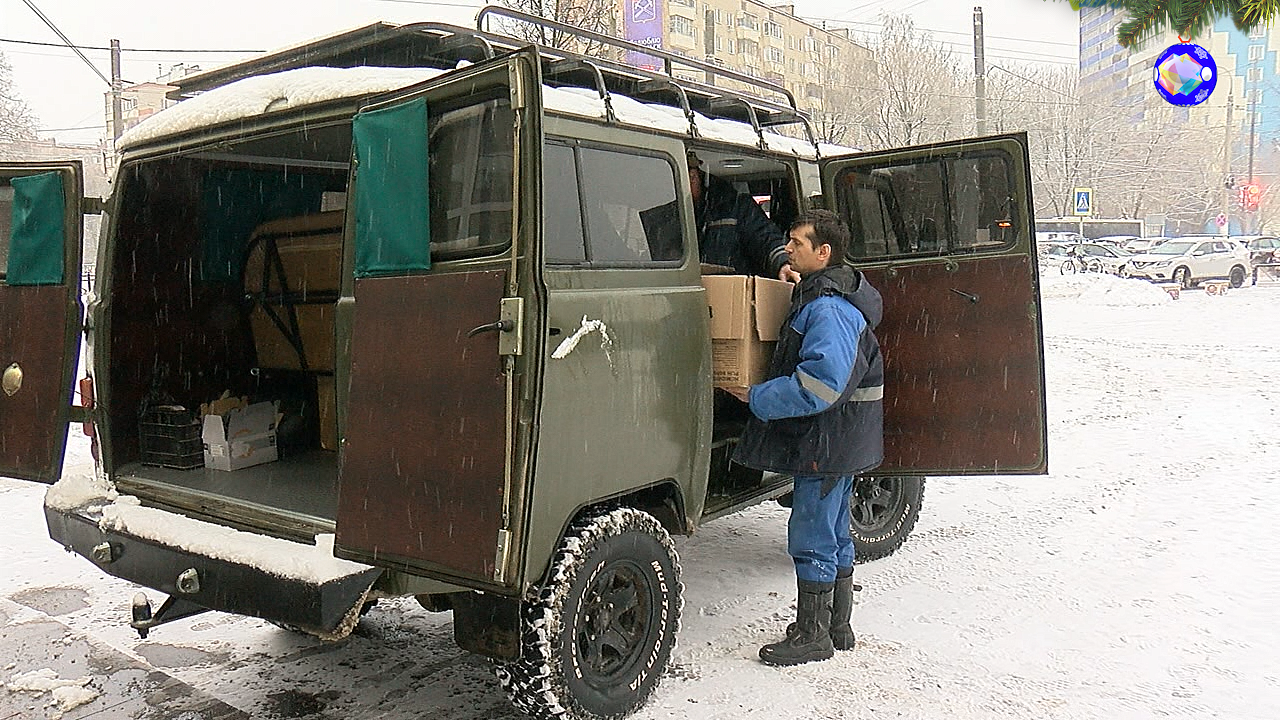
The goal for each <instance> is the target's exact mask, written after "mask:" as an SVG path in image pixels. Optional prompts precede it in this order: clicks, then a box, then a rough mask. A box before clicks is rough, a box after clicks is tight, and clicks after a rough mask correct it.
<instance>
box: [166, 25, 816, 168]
mask: <svg viewBox="0 0 1280 720" xmlns="http://www.w3.org/2000/svg"><path fill="white" fill-rule="evenodd" d="M491 17H502V18H506V19H508V20H513V21H516V22H522V23H528V24H530V25H535V26H540V27H544V28H547V29H551V30H556V31H559V32H563V33H566V34H570V35H573V36H575V37H578V38H580V39H582V40H583V41H587V42H591V43H598V44H601V45H607V46H611V47H613V48H616V49H617V50H620V51H631V52H636V53H641V54H644V55H648V56H651V57H655V58H658V59H659V60H661V61H662V63H663V71H662V72H657V71H654V70H649V69H646V68H640V67H634V66H631V65H627V64H625V63H623V62H620V61H617V60H612V59H609V58H601V57H592V56H588V55H584V54H580V53H576V52H573V51H569V50H564V49H561V48H552V47H547V46H544V45H540V44H538V43H533V42H527V41H524V40H521V39H519V38H513V37H509V36H506V35H500V34H497V33H493V32H489V31H486V30H484V29H483V28H484V26H485V23H486V21H487V20H489V18H491ZM530 45H532V46H535V47H537V49H538V53H539V55H540V56H541V57H542V68H541V72H542V78H543V82H545V83H546V84H548V85H551V86H553V87H564V86H571V87H581V88H586V89H589V90H593V91H595V92H597V93H599V95H600V98H601V100H603V101H604V104H605V119H606V121H608V122H614V121H615V120H616V118H615V117H614V115H613V109H612V106H611V103H610V100H609V98H610V96H611V95H612V94H615V93H616V94H620V95H625V96H628V97H631V98H634V99H637V100H642V101H644V102H653V103H658V104H662V105H668V106H670V107H674V108H678V109H679V110H680V111H681V112H683V113H684V115H685V117H686V118H688V120H689V134H690V136H692V137H698V136H699V132H698V128H697V122H696V113H700V114H702V115H705V116H707V117H711V118H724V119H728V120H736V121H738V122H744V123H747V124H750V125H751V127H752V128H753V129H754V130H755V131H756V135H757V138H758V143H759V145H760V146H761V147H764V146H765V141H764V135H763V132H764V128H767V127H772V126H777V125H787V124H794V123H800V124H802V125H803V127H804V131H805V134H806V137H807V138H808V140H809V142H810V143H812V144H813V145H814V147H815V150H816V148H817V140H816V136H815V135H814V133H813V128H812V126H811V125H810V123H809V118H808V116H807V115H806V114H805V113H804V112H803V111H801V110H800V109H799V108H798V107H797V105H796V100H795V96H794V95H793V94H792V93H791V92H790V91H789V90H787V89H786V88H785V87H782V86H781V85H777V84H774V83H772V82H769V81H767V80H763V79H761V78H755V77H751V76H750V75H746V74H743V73H739V72H735V71H733V70H729V69H727V68H723V67H719V66H717V65H713V64H711V63H707V62H703V61H701V60H696V59H694V58H689V57H684V56H682V55H677V54H675V53H672V52H669V51H666V50H661V49H657V48H650V47H645V46H643V45H640V44H638V43H634V42H631V41H628V40H622V39H619V38H613V37H609V36H607V35H603V34H600V33H597V32H594V31H591V30H585V29H583V28H577V27H573V26H572V25H566V24H564V23H561V22H557V21H555V20H548V19H545V18H541V17H538V16H536V15H530V14H528V13H523V12H520V11H518V10H512V9H510V8H506V7H497V6H492V5H489V6H486V7H484V8H481V10H480V11H479V13H477V15H476V28H475V29H470V28H465V27H460V26H457V25H449V24H445V23H433V22H423V23H409V24H405V25H395V24H393V23H386V22H379V23H374V24H371V25H366V26H364V27H361V28H356V29H354V30H348V31H346V32H342V33H339V34H337V35H332V36H329V37H325V38H320V39H317V40H312V41H308V42H305V43H302V44H300V45H295V46H293V47H290V48H285V49H284V50H280V51H277V52H274V53H269V54H267V55H263V56H261V57H258V58H254V59H252V60H247V61H245V62H241V63H236V64H234V65H228V66H225V67H221V68H216V69H213V70H209V71H207V72H202V73H198V74H195V75H189V76H187V77H184V78H181V79H179V80H176V81H174V82H173V84H174V85H176V86H177V87H178V89H177V90H175V91H173V92H171V93H170V94H169V96H170V98H172V99H176V100H181V99H184V98H188V97H192V96H194V95H197V94H199V93H201V92H204V91H206V90H211V89H213V88H215V87H219V86H222V85H226V84H228V83H231V82H234V81H236V80H240V79H243V78H246V77H250V76H254V75H262V74H265V73H272V72H281V71H284V70H292V69H295V68H301V67H311V66H324V67H341V68H346V67H357V66H366V65H367V66H381V67H433V68H437V69H451V68H453V67H456V66H457V63H458V62H460V61H464V60H465V61H468V62H479V61H482V60H487V59H490V58H493V57H496V56H498V55H500V54H503V53H507V52H512V51H515V50H518V49H520V48H523V47H528V46H530ZM676 67H683V68H688V69H690V70H693V71H698V72H702V73H704V74H705V75H706V82H699V81H695V80H689V79H686V78H680V77H677V76H676V75H675V73H674V71H675V68H676ZM717 80H723V81H727V82H734V83H741V84H742V85H745V86H747V87H749V88H751V90H752V92H743V91H738V90H734V89H731V88H725V87H718V86H717V85H716V84H715V83H716V82H717ZM771 98H772V99H771Z"/></svg>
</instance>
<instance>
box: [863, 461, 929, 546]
mask: <svg viewBox="0 0 1280 720" xmlns="http://www.w3.org/2000/svg"><path fill="white" fill-rule="evenodd" d="M923 500H924V478H918V477H859V478H854V481H853V496H852V497H851V498H850V499H849V534H850V535H851V536H852V537H853V547H854V562H857V563H859V564H861V563H865V562H870V561H871V560H879V559H880V558H885V557H889V556H890V555H892V554H893V553H894V552H896V551H897V550H898V548H900V547H902V544H903V543H904V542H906V541H907V536H908V535H910V534H911V530H912V529H913V528H915V526H916V520H917V519H919V517H920V503H921V502H923Z"/></svg>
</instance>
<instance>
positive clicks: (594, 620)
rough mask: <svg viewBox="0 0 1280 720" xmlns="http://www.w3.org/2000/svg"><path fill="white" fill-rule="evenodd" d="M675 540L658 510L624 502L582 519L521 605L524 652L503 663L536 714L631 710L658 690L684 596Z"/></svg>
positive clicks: (515, 694) (502, 674)
mask: <svg viewBox="0 0 1280 720" xmlns="http://www.w3.org/2000/svg"><path fill="white" fill-rule="evenodd" d="M682 587H683V586H682V585H681V584H680V560H679V557H678V555H677V554H676V548H675V544H674V543H672V541H671V537H670V536H669V535H667V532H666V530H664V529H663V528H662V525H661V524H660V523H659V522H658V521H657V520H656V519H654V517H653V516H652V515H649V514H648V513H645V512H641V511H639V510H634V509H631V508H619V509H616V510H613V511H611V512H607V513H604V514H599V515H593V516H590V517H587V518H586V519H584V520H582V521H579V522H578V523H576V524H575V525H574V526H573V527H572V528H571V529H570V530H569V532H568V533H566V534H565V537H564V539H563V540H561V542H560V547H559V549H558V550H557V552H556V556H555V559H554V561H553V562H552V565H551V569H550V571H549V572H548V573H547V580H546V581H545V582H544V583H543V584H542V586H541V587H539V588H536V589H535V590H533V591H532V592H531V596H530V597H529V598H527V599H526V600H525V601H524V602H523V603H522V608H521V613H522V627H521V640H520V641H521V657H520V659H519V660H517V661H515V662H511V663H504V664H502V665H499V666H498V668H497V675H498V680H499V682H501V684H502V687H503V688H504V689H505V690H506V691H507V695H508V697H510V698H511V702H512V704H514V705H515V706H516V707H517V708H519V709H520V710H522V711H524V712H526V713H528V714H530V715H532V716H533V717H536V718H553V717H568V718H605V717H619V716H622V715H626V714H629V713H631V712H632V711H634V710H635V709H636V708H639V707H640V706H641V705H643V704H644V702H645V701H646V700H647V699H648V698H649V696H650V695H652V694H653V691H654V690H655V689H656V688H657V686H658V680H659V679H660V678H661V677H662V673H663V671H664V670H665V669H666V666H667V662H668V661H669V660H670V658H671V653H672V651H673V650H674V649H675V644H676V632H677V630H678V629H679V627H680V610H681V606H682V603H683V600H682V598H681V590H682Z"/></svg>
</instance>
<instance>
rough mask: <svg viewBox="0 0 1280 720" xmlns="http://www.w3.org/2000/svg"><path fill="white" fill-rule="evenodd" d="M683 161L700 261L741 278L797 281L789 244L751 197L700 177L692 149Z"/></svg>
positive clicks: (714, 180)
mask: <svg viewBox="0 0 1280 720" xmlns="http://www.w3.org/2000/svg"><path fill="white" fill-rule="evenodd" d="M686 161H687V163H688V165H689V189H690V191H691V193H692V195H693V209H694V216H695V221H696V222H697V226H698V248H699V251H700V252H701V254H702V262H704V263H711V264H713V265H725V266H728V267H731V268H733V269H734V270H735V271H736V272H738V273H741V274H743V275H763V276H765V277H771V278H778V279H779V280H786V281H788V282H800V275H799V274H797V273H796V272H795V271H794V270H792V269H791V265H790V262H789V261H788V259H787V251H786V244H787V239H786V238H785V237H783V235H782V231H781V230H780V229H779V228H778V226H777V225H776V224H774V222H773V221H772V220H770V219H769V217H768V216H767V215H765V214H764V210H761V209H760V206H759V205H758V204H757V203H756V201H755V198H753V197H751V196H750V195H748V194H746V193H740V192H738V191H737V189H735V188H734V187H733V185H731V184H729V183H728V182H725V181H724V180H721V179H719V178H714V177H711V176H710V175H707V174H706V173H705V172H703V171H702V160H701V159H699V158H698V155H697V153H695V152H693V151H692V150H690V151H689V152H688V155H687V156H686Z"/></svg>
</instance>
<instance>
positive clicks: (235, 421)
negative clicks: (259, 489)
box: [201, 402, 279, 470]
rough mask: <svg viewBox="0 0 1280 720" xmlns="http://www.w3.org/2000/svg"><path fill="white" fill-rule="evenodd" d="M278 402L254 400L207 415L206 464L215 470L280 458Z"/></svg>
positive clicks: (239, 467)
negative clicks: (239, 406) (255, 401)
mask: <svg viewBox="0 0 1280 720" xmlns="http://www.w3.org/2000/svg"><path fill="white" fill-rule="evenodd" d="M276 420H277V418H276V404H275V403H273V402H260V403H254V404H252V405H250V406H248V407H245V408H236V409H234V410H229V411H227V413H226V414H224V415H205V416H204V421H203V423H204V427H203V431H202V433H201V438H202V439H203V440H204V466H205V467H207V468H211V469H213V470H239V469H241V468H247V467H252V466H254V465H261V464H263V463H269V462H272V461H274V460H275V459H276V458H278V457H279V453H278V451H277V449H276Z"/></svg>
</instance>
